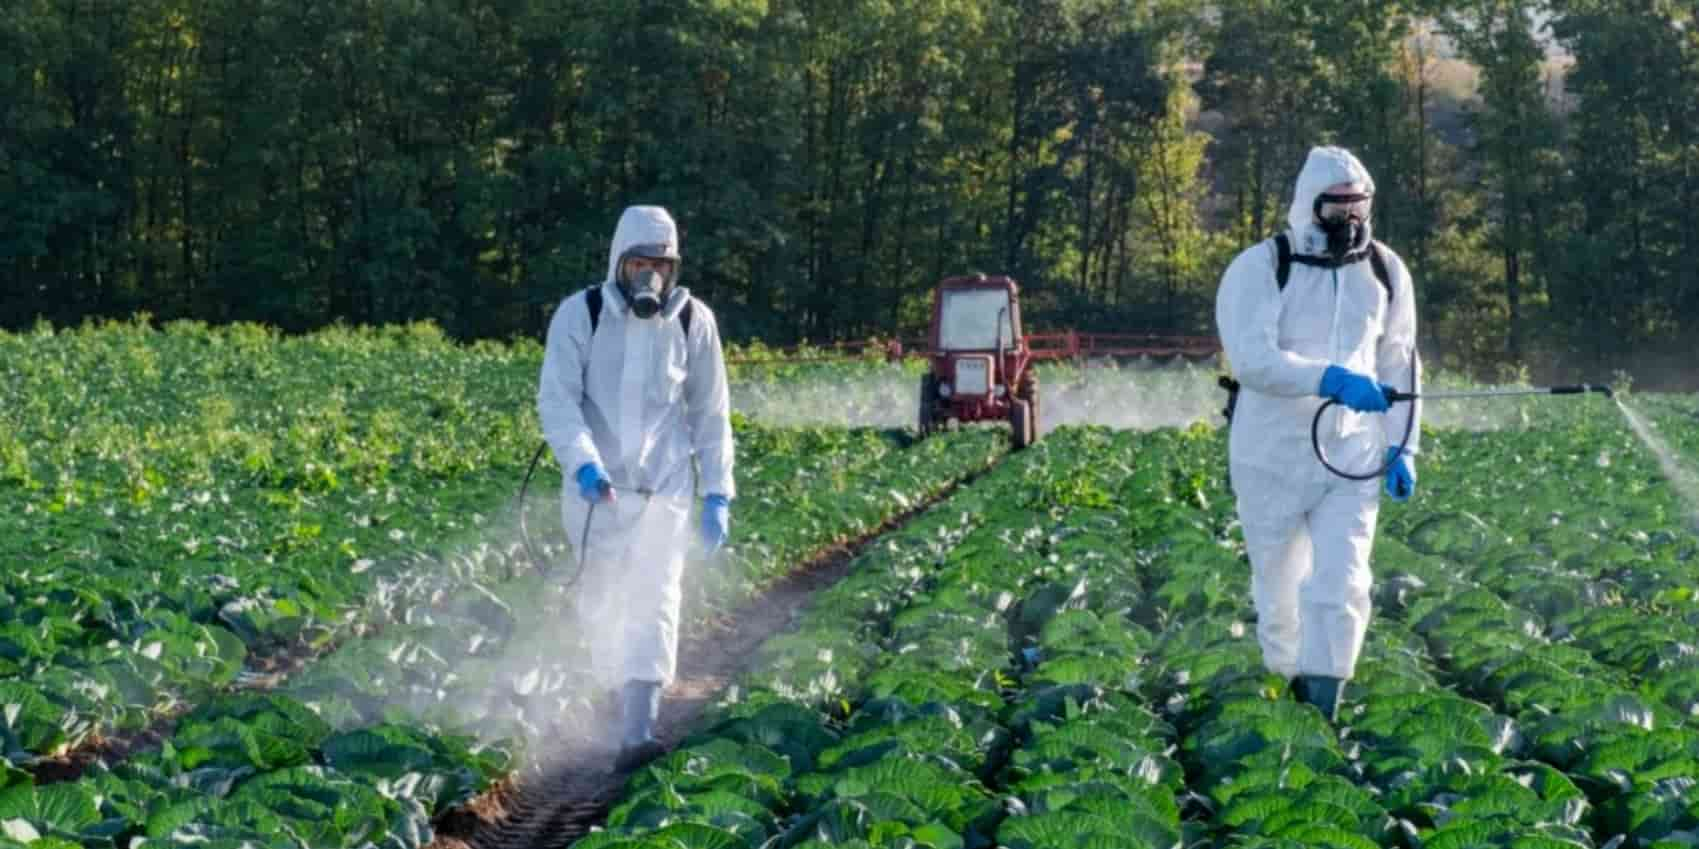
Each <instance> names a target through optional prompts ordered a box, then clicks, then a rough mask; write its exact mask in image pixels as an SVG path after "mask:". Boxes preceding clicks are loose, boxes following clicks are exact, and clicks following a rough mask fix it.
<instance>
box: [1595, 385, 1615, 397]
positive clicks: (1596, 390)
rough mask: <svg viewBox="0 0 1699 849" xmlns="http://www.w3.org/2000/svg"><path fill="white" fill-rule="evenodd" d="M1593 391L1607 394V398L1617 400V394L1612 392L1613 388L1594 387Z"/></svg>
mask: <svg viewBox="0 0 1699 849" xmlns="http://www.w3.org/2000/svg"><path fill="white" fill-rule="evenodd" d="M1593 391H1594V392H1603V393H1605V397H1606V398H1615V397H1616V393H1615V392H1612V391H1611V388H1610V387H1609V386H1595V387H1593Z"/></svg>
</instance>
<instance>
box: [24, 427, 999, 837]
mask: <svg viewBox="0 0 1699 849" xmlns="http://www.w3.org/2000/svg"><path fill="white" fill-rule="evenodd" d="M739 428H740V435H741V436H744V437H747V439H746V444H745V447H746V450H747V452H748V456H747V457H746V460H747V462H748V464H749V472H750V473H749V474H748V475H747V476H746V478H745V487H746V488H745V493H744V498H743V499H741V500H740V503H742V504H746V505H749V509H746V510H744V511H743V512H742V513H741V514H740V516H739V522H738V537H737V544H736V545H734V546H732V547H731V550H730V551H729V552H728V554H727V556H725V557H724V558H723V559H722V560H721V561H720V562H719V563H718V565H717V568H716V569H715V573H716V575H717V576H718V579H717V580H716V581H714V582H712V583H711V584H709V585H708V587H707V588H706V589H703V590H701V591H700V592H699V593H698V599H699V602H700V606H699V608H698V609H697V610H696V611H695V614H696V615H697V616H701V615H705V613H706V611H707V610H711V609H713V608H715V607H716V606H724V605H729V604H731V603H733V602H735V601H737V600H738V599H739V598H743V597H747V596H748V595H749V593H751V592H753V591H754V590H755V589H756V588H757V587H759V586H760V585H761V584H763V583H764V582H765V581H767V580H769V579H771V578H772V577H775V576H777V575H779V574H782V573H783V572H785V571H787V570H788V569H790V568H793V567H794V565H795V563H796V562H797V561H798V560H799V559H800V558H802V557H805V556H806V555H807V554H809V553H811V552H812V551H816V550H819V549H821V548H822V547H825V546H828V545H830V544H832V543H834V542H837V541H841V540H843V539H845V538H849V537H853V536H856V535H859V534H862V533H865V532H867V531H868V530H870V529H872V528H874V527H876V526H877V525H878V524H879V523H880V522H883V521H885V520H888V519H889V518H891V517H893V516H894V515H896V514H897V513H900V512H902V511H903V510H904V509H906V507H907V506H909V505H913V504H918V503H920V502H922V501H924V500H926V499H927V498H930V497H932V496H934V495H936V494H937V493H939V492H940V491H941V490H942V489H943V488H945V487H947V486H949V485H951V484H952V483H953V482H954V481H956V480H958V479H960V478H961V477H963V476H965V475H968V474H971V473H973V472H974V471H976V470H978V469H982V468H984V467H985V466H986V465H987V464H989V463H990V462H991V461H993V460H994V459H995V458H996V456H997V455H998V453H999V452H1000V451H1001V445H1002V440H1001V437H1000V434H996V433H994V432H988V431H972V432H964V433H961V434H956V435H952V436H951V437H949V438H945V439H937V440H930V441H928V442H926V443H924V444H921V445H909V444H908V441H907V439H906V438H905V437H903V436H901V435H900V434H892V433H880V432H873V431H854V432H839V431H784V432H779V431H770V430H766V429H762V428H758V427H754V426H750V425H748V424H747V423H740V426H739ZM804 488H806V489H807V493H806V498H802V495H803V493H802V490H803V489H804ZM550 489H551V487H546V486H545V487H544V491H549V490H550ZM875 494H876V495H875ZM539 500H542V501H543V502H544V503H545V504H546V505H549V506H547V507H546V508H545V509H544V511H543V512H544V513H545V514H546V513H548V512H557V511H554V510H553V507H552V505H553V503H554V499H553V496H552V493H551V494H550V495H549V496H545V497H543V498H540V499H539ZM792 500H796V501H799V502H805V503H799V504H798V507H797V509H795V510H794V511H790V512H787V511H785V510H782V509H772V508H773V507H774V505H780V504H785V503H787V502H788V501H792ZM543 524H545V525H546V524H547V523H546V521H545V522H543ZM556 554H558V555H561V556H562V558H563V559H570V558H569V552H556ZM414 565H415V566H416V567H417V568H414V569H412V570H410V571H409V572H408V573H407V576H406V577H405V578H396V577H393V576H390V577H386V578H385V579H383V580H380V581H378V582H376V589H375V592H374V595H375V596H379V597H381V599H382V604H381V606H382V607H383V609H384V610H385V611H386V621H387V622H388V624H387V627H385V628H384V629H383V631H382V632H381V633H380V634H377V635H373V636H369V637H367V638H364V639H357V640H351V641H349V642H347V643H345V644H344V645H343V646H341V647H340V648H339V649H337V650H336V651H335V652H334V653H332V654H330V655H329V656H327V657H325V658H323V659H321V660H319V661H316V662H314V663H312V664H310V665H309V666H308V667H307V668H306V670H305V671H304V672H302V673H301V674H299V675H297V676H295V677H293V678H291V679H290V680H288V681H287V682H285V684H284V686H283V688H282V689H281V690H279V691H277V692H275V693H271V694H266V695H260V694H254V693H250V694H235V695H230V696H223V697H217V698H212V699H209V700H207V701H205V702H204V703H203V704H201V705H200V706H199V707H198V708H196V709H195V710H193V711H191V712H189V713H188V714H187V715H186V716H184V717H183V718H182V719H181V720H180V721H179V722H178V723H177V727H176V729H175V732H174V734H173V735H172V736H171V737H170V738H169V739H168V740H166V741H165V743H164V745H163V746H162V747H161V748H160V749H159V750H158V751H155V752H150V753H146V754H142V755H138V756H136V757H133V758H131V759H129V760H126V761H124V762H122V763H119V764H117V765H115V766H113V767H110V768H107V767H98V768H96V769H95V770H94V771H93V773H92V774H91V775H89V776H87V777H85V778H84V779H83V780H81V781H78V782H75V783H73V784H64V785H52V786H45V787H35V786H31V784H30V783H29V781H28V776H27V775H26V774H24V773H22V772H20V771H18V770H15V769H9V770H8V772H7V779H6V781H5V782H4V784H5V786H6V787H7V789H6V790H5V791H4V793H0V821H7V820H15V821H16V823H17V824H16V826H15V828H17V829H25V828H28V829H31V830H33V831H34V832H35V833H39V834H47V835H56V836H58V837H62V838H68V839H75V840H77V841H79V842H80V843H81V844H82V845H86V846H112V845H118V846H126V845H127V846H138V845H142V844H141V840H143V839H145V838H152V839H155V840H167V841H186V840H188V841H203V840H210V841H212V845H220V841H229V845H238V844H240V843H241V842H242V841H248V845H263V846H297V845H311V846H314V847H319V846H342V845H347V846H357V845H367V844H371V845H396V846H402V845H419V844H420V843H421V842H422V841H425V840H428V839H429V827H428V825H427V823H428V822H429V820H430V818H431V817H432V816H434V815H435V814H436V813H438V812H440V811H441V810H442V809H444V808H446V807H447V806H449V805H451V804H454V803H457V802H459V801H463V800H464V799H465V798H466V797H467V796H469V795H470V794H471V793H473V792H476V791H477V790H479V789H482V788H483V787H485V786H487V784H488V782H489V781H490V780H491V779H492V778H494V777H496V776H498V775H502V774H505V773H506V771H507V770H508V768H509V766H510V764H511V763H512V759H513V755H514V754H515V751H514V746H515V741H516V739H518V738H527V739H534V738H536V737H538V736H541V735H544V734H547V733H550V732H551V731H555V730H558V729H556V728H551V727H550V725H551V723H554V724H558V723H559V722H561V721H562V719H563V718H570V717H574V716H580V715H581V714H582V713H583V711H582V710H581V708H582V707H583V702H584V701H585V700H586V699H587V698H588V697H589V696H590V695H591V694H589V693H585V692H583V691H582V690H581V689H579V688H578V686H577V682H578V681H580V680H581V676H580V675H579V674H578V672H579V670H577V669H576V668H575V666H574V663H573V661H572V658H574V657H575V656H576V654H575V653H574V652H573V651H572V650H571V649H570V647H571V646H572V645H574V644H576V643H577V642H578V640H579V635H578V634H577V633H576V631H575V630H574V629H572V628H571V627H570V626H567V627H549V624H548V623H553V622H558V621H560V620H561V619H562V618H564V617H563V609H564V610H569V609H570V605H569V604H567V603H566V602H567V596H566V594H565V592H566V591H565V590H564V588H563V587H562V586H561V581H560V578H561V577H563V573H564V572H565V571H566V570H567V569H568V568H569V567H566V566H564V565H563V566H561V567H558V571H557V574H556V575H554V576H553V579H552V580H551V579H550V578H545V577H544V576H542V575H539V574H537V573H535V572H534V571H532V570H531V567H530V565H529V564H526V563H523V562H520V561H518V560H517V550H516V548H515V547H514V546H507V547H505V548H501V549H497V548H495V547H493V546H490V545H487V544H485V545H476V546H469V547H466V548H465V549H463V550H460V551H457V552H456V553H454V554H453V555H452V556H448V557H443V558H441V559H434V558H431V557H427V556H424V555H421V556H419V557H418V558H417V559H416V561H415V562H414ZM563 647H567V651H565V652H563ZM4 688H11V689H5V695H6V696H7V697H8V701H14V702H16V703H17V704H19V705H21V706H22V708H23V710H22V711H21V712H15V713H13V714H10V715H9V716H8V719H7V722H6V724H5V726H4V727H3V728H0V733H4V734H5V735H6V740H7V743H8V749H9V750H12V751H17V752H23V751H26V750H29V749H31V748H34V749H40V748H42V747H43V746H44V745H45V744H46V742H47V741H48V740H49V739H50V738H51V737H52V735H53V734H55V733H57V730H56V729H59V728H61V727H62V726H59V725H57V724H56V720H57V717H56V716H55V713H56V711H58V710H59V706H58V705H56V704H54V703H52V702H49V701H46V700H45V697H44V696H42V695H41V694H39V693H34V692H32V691H31V690H30V689H29V688H28V687H27V686H15V685H14V684H13V683H12V682H0V689H4ZM247 788H256V789H255V790H252V791H249V790H247ZM260 788H263V789H264V791H265V792H264V793H263V794H262V793H260ZM374 789H375V790H377V791H378V792H379V794H380V795H381V796H383V797H385V798H386V799H388V800H390V802H391V803H395V804H390V803H386V804H383V805H372V804H367V802H368V799H369V791H372V790H374ZM191 797H192V799H191ZM303 799H311V800H314V801H315V804H312V805H308V804H305V803H303V801H302V800H303ZM191 800H193V801H195V804H193V805H188V804H187V803H188V802H189V801H191ZM397 805H399V807H397ZM329 810H334V811H337V812H340V813H338V814H337V815H336V816H327V815H326V811H329ZM0 845H4V842H3V841H0Z"/></svg>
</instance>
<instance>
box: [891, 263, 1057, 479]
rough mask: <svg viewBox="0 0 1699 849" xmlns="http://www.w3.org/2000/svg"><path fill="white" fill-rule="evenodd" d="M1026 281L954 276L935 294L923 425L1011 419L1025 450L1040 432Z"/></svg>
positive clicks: (929, 428)
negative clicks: (1025, 317) (1026, 322)
mask: <svg viewBox="0 0 1699 849" xmlns="http://www.w3.org/2000/svg"><path fill="white" fill-rule="evenodd" d="M1019 296H1020V287H1019V286H1017V285H1016V284H1015V281H1014V280H1011V279H1009V278H1008V277H1001V276H998V277H987V276H985V275H983V274H977V275H974V276H972V277H952V278H949V279H947V280H945V281H944V282H942V283H940V284H938V289H937V290H936V291H935V292H934V293H933V296H932V334H931V337H930V341H931V354H930V356H929V358H928V359H929V363H930V366H931V368H930V370H929V371H928V372H927V373H926V374H925V375H922V376H921V378H920V432H921V434H922V435H923V436H924V435H926V434H930V433H933V432H935V431H937V430H939V429H941V428H943V427H946V426H949V425H953V424H956V423H958V422H978V421H990V420H1002V419H1008V421H1009V425H1010V427H1011V428H1012V430H1013V432H1014V433H1013V437H1012V441H1013V443H1014V447H1015V448H1017V449H1020V448H1025V447H1027V446H1028V445H1031V444H1032V443H1033V441H1034V440H1036V439H1037V438H1038V376H1037V375H1036V374H1034V373H1033V368H1032V361H1033V353H1032V350H1031V348H1030V347H1028V344H1027V338H1026V336H1025V335H1023V334H1022V333H1021V306H1020V297H1019Z"/></svg>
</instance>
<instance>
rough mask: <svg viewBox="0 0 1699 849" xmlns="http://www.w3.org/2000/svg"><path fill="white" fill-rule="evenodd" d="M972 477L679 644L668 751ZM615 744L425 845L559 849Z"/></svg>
mask: <svg viewBox="0 0 1699 849" xmlns="http://www.w3.org/2000/svg"><path fill="white" fill-rule="evenodd" d="M977 477H978V475H977V474H975V475H972V476H969V477H968V478H966V479H964V480H962V481H960V482H959V483H957V484H956V485H954V486H951V487H949V488H948V489H946V490H944V491H943V492H942V493H940V494H939V495H937V496H935V497H934V498H932V499H930V500H928V501H926V502H925V503H923V504H921V505H919V506H916V507H914V508H913V509H911V510H909V511H907V512H905V513H903V514H901V515H899V516H897V517H894V518H892V519H890V520H888V521H887V522H885V524H883V525H881V526H880V527H878V528H876V529H874V530H873V531H872V532H871V533H868V534H867V535H865V536H863V537H861V538H860V539H857V540H855V541H853V542H851V543H847V544H843V545H839V546H836V547H834V548H832V549H829V550H827V551H825V552H822V553H821V554H818V555H816V556H815V557H814V559H812V560H810V561H808V562H807V563H805V564H803V565H802V566H801V567H800V568H798V569H797V570H796V571H794V572H792V573H791V574H790V575H788V576H786V577H784V578H782V579H780V580H778V581H777V582H775V583H774V584H773V585H771V586H770V587H768V588H767V589H766V590H765V591H763V592H762V593H760V594H759V595H757V596H756V597H754V598H753V599H751V600H749V601H748V602H746V603H745V604H743V605H742V606H741V607H740V608H739V609H738V610H737V612H736V613H735V614H733V615H732V616H730V617H727V618H726V619H725V620H722V621H721V622H719V623H717V624H715V625H712V626H708V627H706V628H703V629H701V630H699V631H698V632H696V633H692V634H687V635H685V638H684V639H683V640H682V641H681V642H680V645H679V657H678V677H677V679H676V680H675V681H674V682H673V685H672V686H671V687H668V688H667V691H666V698H665V699H664V700H663V701H662V703H661V716H660V722H659V727H658V728H657V730H656V736H657V737H659V738H660V740H661V742H662V744H664V745H665V746H666V747H667V749H668V750H669V751H671V750H672V749H673V748H674V747H676V746H677V745H678V744H679V742H680V741H682V740H683V739H684V738H685V737H686V736H688V735H689V734H690V732H691V731H692V730H693V728H694V727H695V725H696V721H697V719H698V718H700V717H701V715H702V712H703V711H704V710H705V709H706V708H707V707H708V706H709V705H710V704H712V702H713V701H714V699H715V698H716V697H718V696H719V694H720V693H721V692H722V691H723V690H725V688H726V687H727V686H728V685H729V684H731V683H732V682H734V681H736V680H737V679H738V677H739V676H740V675H742V674H743V673H744V672H745V671H746V670H747V669H748V668H749V664H750V662H751V660H752V659H753V657H754V654H755V650H756V649H757V648H759V647H760V645H761V644H762V643H763V642H765V641H766V640H767V639H768V638H770V637H772V636H774V635H777V634H780V633H783V632H785V631H788V630H790V629H791V628H792V627H793V626H794V624H795V623H796V621H797V619H798V618H799V617H800V615H801V614H802V612H803V609H804V608H805V607H806V606H807V604H808V600H809V599H810V598H811V597H813V595H814V593H815V592H816V591H818V590H822V589H825V588H826V587H830V586H831V585H833V584H835V583H837V582H838V581H839V580H840V579H842V578H843V577H844V576H845V575H846V574H848V573H849V571H850V565H851V563H852V562H853V561H854V560H855V558H856V556H857V555H858V554H860V553H861V551H862V550H863V549H864V548H866V547H867V546H868V545H869V544H870V543H872V542H873V541H874V540H875V539H877V538H879V537H880V536H882V535H884V534H886V533H888V532H890V531H891V530H893V529H895V528H898V527H901V526H902V525H903V524H906V523H907V522H908V521H909V520H910V519H912V518H914V516H916V515H918V514H919V513H921V512H922V511H924V510H926V509H928V508H930V507H932V506H933V505H935V504H937V503H938V502H940V501H942V500H944V499H946V498H948V497H949V496H950V495H951V494H952V493H953V492H954V491H955V490H956V489H957V488H958V487H960V486H963V485H965V484H967V483H970V482H972V481H973V480H974V479H976V478H977ZM615 754H616V753H615V751H614V750H613V749H612V748H611V747H605V746H598V745H596V744H594V743H592V742H590V741H587V740H579V741H571V742H568V743H566V744H565V747H564V750H563V751H562V752H560V753H559V754H558V755H557V756H555V757H554V758H553V759H552V760H551V761H549V762H548V763H546V764H540V765H532V766H530V767H528V768H526V769H524V770H522V772H521V773H519V774H518V775H517V776H515V777H510V778H509V779H508V780H506V781H504V782H502V783H501V784H499V785H497V786H496V787H494V788H492V789H491V790H490V791H488V792H486V793H485V794H483V795H482V796H480V797H478V798H476V799H474V800H472V801H471V802H470V803H468V804H467V805H465V806H464V807H461V808H457V809H454V810H451V811H448V812H446V813H444V814H443V815H442V816H440V817H438V819H437V821H436V823H435V824H434V825H435V827H436V832H437V836H436V839H435V840H434V841H432V842H431V843H430V844H429V845H428V846H427V847H426V849H556V847H565V846H567V845H568V844H570V843H572V842H573V841H575V840H577V839H578V838H580V837H583V836H584V835H585V834H588V833H589V832H590V829H591V828H593V827H595V826H598V825H600V824H601V823H602V822H603V821H604V820H605V819H606V818H607V814H608V809H609V807H610V806H611V805H612V804H613V803H614V802H615V801H617V799H618V797H619V791H620V788H621V787H623V786H624V784H625V780H626V775H624V774H619V773H615V772H614V771H613V768H612V763H613V760H614V756H615Z"/></svg>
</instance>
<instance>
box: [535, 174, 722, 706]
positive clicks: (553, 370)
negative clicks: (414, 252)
mask: <svg viewBox="0 0 1699 849" xmlns="http://www.w3.org/2000/svg"><path fill="white" fill-rule="evenodd" d="M640 244H666V245H672V246H675V247H676V245H677V244H678V228H677V226H676V224H675V223H674V222H673V219H672V217H671V216H670V215H668V214H667V212H666V210H664V209H661V208H659V207H652V206H634V207H631V208H628V209H627V210H626V211H625V213H624V214H623V215H622V216H621V217H620V220H619V225H618V227H617V228H616V229H615V232H614V239H613V245H612V247H611V249H610V250H609V252H608V275H607V278H606V279H605V280H604V281H603V282H602V284H601V289H602V311H601V318H600V320H599V324H598V326H597V328H596V330H595V333H594V335H593V336H592V334H591V327H590V314H589V307H588V305H587V304H586V302H585V293H584V292H578V293H576V294H574V295H572V296H571V297H569V298H567V299H566V300H565V301H564V302H563V303H562V304H561V305H560V307H559V308H558V309H556V310H555V314H554V318H553V319H552V320H551V321H550V323H549V334H548V342H547V348H546V350H545V353H544V356H543V372H542V379H541V384H540V386H539V388H538V392H537V405H538V412H539V414H540V415H541V418H542V426H543V437H544V439H546V440H547V441H548V443H549V445H550V446H551V447H552V448H553V449H554V454H555V457H556V459H557V460H558V461H559V462H560V467H561V471H562V474H563V475H564V477H565V481H564V490H563V493H562V496H563V497H562V499H561V502H562V503H561V508H562V509H561V513H562V518H563V520H564V521H565V523H566V530H567V533H568V535H569V536H570V537H571V539H572V544H573V546H574V547H575V548H576V547H577V546H578V545H579V543H580V539H581V536H582V534H583V531H584V521H585V516H586V514H587V513H588V512H589V510H590V504H589V503H588V502H586V501H585V500H584V499H583V498H581V497H580V496H579V491H578V486H577V484H575V483H574V482H573V476H574V474H575V473H576V472H577V471H578V469H579V467H581V466H582V465H584V464H585V463H590V462H596V463H600V464H601V466H602V468H603V469H605V470H606V471H607V474H608V477H609V478H610V479H612V481H613V483H614V486H615V487H617V488H620V489H618V491H617V492H616V500H614V501H613V502H611V503H610V502H605V501H604V502H600V503H598V504H597V505H596V508H595V513H594V518H593V523H592V525H591V527H590V533H589V546H588V550H587V557H586V565H585V567H584V574H583V576H582V577H581V578H580V580H579V585H578V596H577V609H578V614H579V621H580V622H581V623H582V627H583V629H584V632H585V635H586V638H587V640H588V642H589V644H590V656H591V657H590V660H591V667H592V671H593V673H594V675H595V678H596V679H597V681H598V682H599V683H600V684H601V685H603V686H606V687H617V686H619V685H621V684H623V683H624V682H626V681H630V680H638V681H656V682H660V683H661V685H663V686H665V685H667V684H670V683H671V682H672V679H673V674H674V671H675V669H676V663H677V655H678V628H679V606H680V604H681V602H682V600H683V595H684V593H683V587H682V583H683V577H684V564H685V554H686V550H687V549H688V547H689V545H690V539H691V535H690V533H689V521H690V508H691V503H692V498H693V494H694V493H693V491H699V492H701V493H702V494H709V493H719V494H722V495H724V496H726V497H727V498H733V497H735V496H736V492H735V491H734V484H733V481H732V430H731V420H730V413H731V404H730V394H729V393H728V391H727V388H726V369H725V360H724V355H723V353H722V351H721V347H720V332H719V328H718V326H717V325H716V324H715V321H714V314H713V313H712V312H710V311H709V309H708V308H707V306H706V305H705V304H703V303H702V302H701V301H696V302H695V304H694V305H693V306H692V307H691V319H690V335H689V338H688V339H687V338H686V337H685V329H684V325H683V323H682V321H681V320H680V318H679V313H680V312H681V311H682V310H683V309H684V305H685V304H686V303H689V302H690V293H689V291H688V290H686V289H684V288H682V287H675V288H674V289H673V291H672V294H671V296H670V297H669V298H668V299H667V301H666V303H665V305H664V306H663V307H662V308H661V311H660V312H659V313H658V314H656V315H655V316H654V317H652V318H648V319H642V318H638V317H636V316H634V315H632V314H631V311H630V309H629V307H628V306H627V304H626V302H625V299H624V297H623V296H622V295H621V294H620V291H619V284H618V274H619V262H620V257H621V256H622V255H623V254H624V253H625V252H626V251H627V250H628V249H629V248H631V247H632V246H633V245H640ZM693 459H694V461H695V464H696V466H697V468H696V470H695V475H694V478H695V479H694V480H693V474H692V460H693ZM636 489H641V490H645V491H647V492H648V493H652V494H649V495H646V494H643V493H640V492H636V491H632V490H636Z"/></svg>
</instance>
